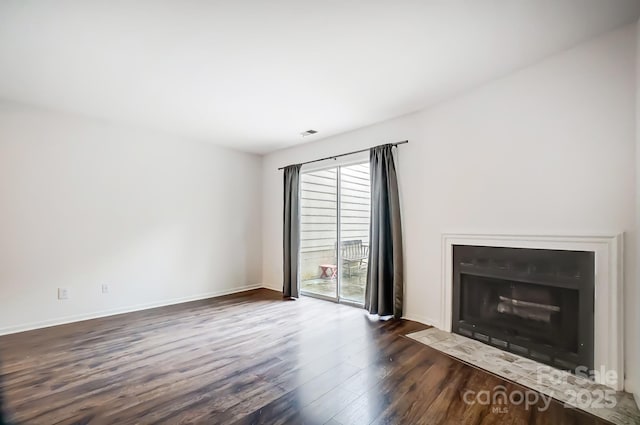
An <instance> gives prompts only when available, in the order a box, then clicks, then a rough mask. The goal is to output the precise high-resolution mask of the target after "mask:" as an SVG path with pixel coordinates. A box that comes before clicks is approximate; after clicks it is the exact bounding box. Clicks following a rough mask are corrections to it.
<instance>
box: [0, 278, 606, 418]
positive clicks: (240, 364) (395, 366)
mask: <svg viewBox="0 0 640 425" xmlns="http://www.w3.org/2000/svg"><path fill="white" fill-rule="evenodd" d="M424 328H426V326H424V325H421V324H418V323H415V322H410V321H404V320H403V321H387V322H380V321H377V320H372V319H370V318H369V317H368V316H367V315H366V314H365V313H364V311H363V310H360V309H356V308H352V307H347V306H343V305H338V304H333V303H330V302H325V301H319V300H314V299H309V298H304V299H302V300H297V301H284V300H282V299H281V297H280V295H279V294H278V293H276V292H273V291H268V290H256V291H250V292H245V293H242V294H237V295H233V296H227V297H222V298H217V299H210V300H205V301H196V302H192V303H187V304H181V305H175V306H169V307H162V308H158V309H153V310H146V311H142V312H136V313H129V314H124V315H119V316H112V317H108V318H104V319H96V320H90V321H85V322H79V323H74V324H70V325H64V326H58V327H54V328H48V329H42V330H36V331H31V332H24V333H21V334H14V335H8V336H4V337H0V354H1V356H2V366H1V367H2V379H3V387H4V388H3V390H4V395H5V397H6V404H7V408H8V412H9V414H10V415H11V418H12V419H13V421H14V422H15V423H16V424H46V425H51V424H119V425H121V424H136V423H137V424H158V423H163V424H186V423H202V424H235V423H237V424H333V425H339V424H343V425H346V424H376V425H382V424H402V425H405V424H460V423H469V424H503V423H505V424H601V423H603V422H600V421H598V420H596V419H595V418H593V417H591V416H588V415H586V414H584V413H581V412H577V411H574V410H570V409H565V408H564V407H563V406H562V405H561V404H559V403H555V402H554V403H552V404H551V407H550V408H549V410H547V411H545V412H539V411H538V410H537V409H536V408H530V409H528V410H526V409H525V408H524V406H508V411H507V412H504V413H497V412H493V411H492V409H491V407H492V406H485V405H480V404H477V403H476V404H474V405H467V404H465V403H464V401H463V397H462V395H463V393H464V392H465V391H466V390H467V389H474V390H476V391H480V390H482V389H490V388H493V387H495V386H496V385H505V386H506V388H507V391H508V392H510V391H514V390H522V388H521V387H519V386H517V385H515V384H511V383H508V382H506V381H503V380H501V379H499V378H497V377H495V376H493V375H490V374H488V373H485V372H483V371H480V370H477V369H475V368H473V367H470V366H468V365H465V364H463V363H460V362H458V361H456V360H453V359H451V358H449V357H447V356H445V355H443V354H441V353H439V352H437V351H435V350H432V349H430V348H429V347H426V346H424V345H422V344H420V343H418V342H415V341H413V340H411V339H409V338H406V337H404V336H403V335H405V334H407V333H409V332H413V331H416V330H420V329H424Z"/></svg>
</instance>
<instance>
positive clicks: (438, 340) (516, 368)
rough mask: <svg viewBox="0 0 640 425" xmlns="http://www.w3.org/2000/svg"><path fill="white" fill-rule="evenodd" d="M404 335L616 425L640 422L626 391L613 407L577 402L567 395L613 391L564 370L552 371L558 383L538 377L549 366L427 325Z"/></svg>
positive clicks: (619, 394)
mask: <svg viewBox="0 0 640 425" xmlns="http://www.w3.org/2000/svg"><path fill="white" fill-rule="evenodd" d="M407 336H408V337H409V338H411V339H414V340H416V341H418V342H421V343H423V344H425V345H428V346H429V347H431V348H434V349H436V350H438V351H441V352H443V353H445V354H447V355H449V356H451V357H454V358H456V359H458V360H461V361H463V362H465V363H468V364H470V365H472V366H475V367H478V368H480V369H484V370H486V371H488V372H491V373H493V374H495V375H498V376H500V377H502V378H504V379H508V380H510V381H513V382H515V383H517V384H520V385H522V386H525V387H528V388H531V389H533V390H535V391H538V392H540V393H542V394H544V395H546V396H550V397H553V398H554V399H556V400H558V401H560V402H562V403H565V404H566V405H567V406H570V407H574V408H577V409H580V410H583V411H585V412H588V413H591V414H592V415H594V416H597V417H599V418H601V419H604V420H607V421H610V422H612V423H614V424H616V425H632V424H640V410H638V407H637V406H636V403H635V401H634V399H633V396H631V395H630V394H628V393H625V392H621V391H619V392H615V398H616V404H615V406H614V407H604V406H600V407H592V406H591V405H589V404H588V403H581V405H577V404H576V400H575V397H571V396H570V394H576V393H584V392H585V391H586V392H588V393H589V394H602V393H603V392H604V391H608V392H612V391H613V390H611V389H610V388H609V387H607V386H605V385H601V384H597V383H595V382H593V381H591V380H589V379H586V378H583V377H580V376H576V375H573V374H571V373H569V372H565V371H557V373H555V374H554V376H559V377H561V378H562V379H561V381H562V382H561V383H560V384H558V383H552V382H549V380H546V379H542V380H539V379H538V375H537V372H538V369H539V368H540V367H544V368H548V366H546V365H543V364H541V363H538V362H536V361H534V360H530V359H527V358H525V357H521V356H518V355H515V354H512V353H508V352H506V351H502V350H500V349H498V348H494V347H491V346H489V345H486V344H484V343H482V342H479V341H475V340H472V339H469V338H466V337H464V336H461V335H457V334H452V333H449V332H445V331H442V330H440V329H436V328H430V329H426V330H424V331H420V332H414V333H411V334H408V335H407ZM605 394H608V393H605Z"/></svg>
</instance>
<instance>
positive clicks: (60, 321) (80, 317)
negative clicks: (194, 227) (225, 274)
mask: <svg viewBox="0 0 640 425" xmlns="http://www.w3.org/2000/svg"><path fill="white" fill-rule="evenodd" d="M260 288H266V289H272V288H268V287H265V286H263V285H262V284H256V285H247V286H241V287H239V288H233V289H228V290H224V291H212V292H206V293H204V294H198V295H192V296H187V297H180V298H173V299H170V300H163V301H156V302H152V303H145V304H136V305H132V306H127V307H118V308H113V309H108V310H102V311H97V312H95V313H89V314H77V315H73V316H66V317H61V318H57V319H51V320H43V321H40V322H32V323H27V324H25V325H19V326H8V327H4V328H0V336H1V335H9V334H14V333H18V332H25V331H31V330H34V329H42V328H49V327H51V326H58V325H66V324H68V323H74V322H81V321H84V320H91V319H99V318H101V317H107V316H114V315H116V314H123V313H132V312H134V311H140V310H148V309H151V308H157V307H164V306H168V305H173V304H181V303H186V302H190V301H198V300H204V299H207V298H215V297H222V296H225V295H231V294H236V293H239V292H245V291H250V290H253V289H260Z"/></svg>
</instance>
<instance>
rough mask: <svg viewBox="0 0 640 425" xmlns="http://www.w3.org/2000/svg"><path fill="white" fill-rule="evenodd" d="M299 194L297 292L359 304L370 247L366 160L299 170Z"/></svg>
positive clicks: (368, 188) (368, 181) (362, 295)
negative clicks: (301, 171)
mask: <svg viewBox="0 0 640 425" xmlns="http://www.w3.org/2000/svg"><path fill="white" fill-rule="evenodd" d="M300 196H301V201H302V207H301V226H300V230H301V244H300V268H301V273H300V274H301V282H300V286H301V290H302V293H303V294H304V295H310V296H316V297H319V298H326V299H330V300H334V301H346V302H351V303H356V304H363V303H364V290H365V282H366V274H367V256H368V249H369V211H370V180H369V164H368V163H363V164H355V165H348V166H347V165H345V166H339V167H333V168H327V169H323V170H317V171H309V172H303V173H302V176H301V193H300Z"/></svg>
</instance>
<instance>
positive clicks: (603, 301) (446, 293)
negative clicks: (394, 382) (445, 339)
mask: <svg viewBox="0 0 640 425" xmlns="http://www.w3.org/2000/svg"><path fill="white" fill-rule="evenodd" d="M622 238H623V235H622V234H615V235H596V236H575V235H574V236H568V235H499V234H463V233H445V234H443V235H442V253H443V255H442V267H443V269H442V276H443V277H442V316H441V318H440V325H441V329H443V330H445V331H447V332H451V325H452V323H451V316H452V306H453V305H452V290H453V245H476V246H499V247H506V248H534V249H560V250H571V251H591V252H594V253H595V282H594V283H595V298H594V308H595V317H594V347H593V348H594V363H593V364H594V367H595V369H597V370H601V368H603V369H604V370H606V371H610V370H615V371H616V372H617V374H618V380H617V384H616V385H615V386H614V388H615V389H616V390H622V389H623V387H624V348H623V331H624V329H623V298H622V285H623V273H622V240H623V239H622Z"/></svg>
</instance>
